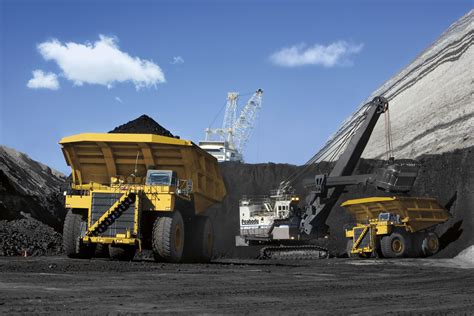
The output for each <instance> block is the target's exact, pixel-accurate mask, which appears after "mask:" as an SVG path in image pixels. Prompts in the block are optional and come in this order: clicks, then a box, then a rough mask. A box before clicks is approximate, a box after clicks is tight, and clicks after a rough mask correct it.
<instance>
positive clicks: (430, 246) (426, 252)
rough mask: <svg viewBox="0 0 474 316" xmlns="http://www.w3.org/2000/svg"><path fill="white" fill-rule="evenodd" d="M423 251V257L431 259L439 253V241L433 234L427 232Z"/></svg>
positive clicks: (423, 242) (422, 245)
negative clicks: (430, 257)
mask: <svg viewBox="0 0 474 316" xmlns="http://www.w3.org/2000/svg"><path fill="white" fill-rule="evenodd" d="M421 251H422V253H423V256H425V257H429V256H432V255H434V254H436V253H437V252H438V251H439V239H438V236H437V235H436V234H435V233H433V232H426V233H425V234H424V238H423V241H422V243H421Z"/></svg>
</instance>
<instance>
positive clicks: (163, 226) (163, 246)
mask: <svg viewBox="0 0 474 316" xmlns="http://www.w3.org/2000/svg"><path fill="white" fill-rule="evenodd" d="M184 238H185V234H184V222H183V217H182V216H181V213H180V212H179V211H174V212H173V213H172V214H171V215H170V216H162V217H158V218H157V219H156V220H155V223H154V224H153V232H152V248H153V255H154V257H155V260H157V261H166V262H181V260H182V259H183V249H184Z"/></svg>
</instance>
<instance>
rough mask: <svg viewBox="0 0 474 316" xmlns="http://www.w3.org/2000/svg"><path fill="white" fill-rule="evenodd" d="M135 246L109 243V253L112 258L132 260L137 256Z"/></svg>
mask: <svg viewBox="0 0 474 316" xmlns="http://www.w3.org/2000/svg"><path fill="white" fill-rule="evenodd" d="M135 252H136V248H135V246H129V245H109V255H110V258H111V259H114V260H120V261H132V260H133V258H134V257H135Z"/></svg>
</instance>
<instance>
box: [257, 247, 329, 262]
mask: <svg viewBox="0 0 474 316" xmlns="http://www.w3.org/2000/svg"><path fill="white" fill-rule="evenodd" d="M259 258H260V259H280V260H313V259H324V258H329V251H328V249H326V248H324V247H320V246H314V245H304V246H270V247H264V248H262V249H261V250H260V257H259Z"/></svg>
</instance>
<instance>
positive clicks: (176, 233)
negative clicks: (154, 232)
mask: <svg viewBox="0 0 474 316" xmlns="http://www.w3.org/2000/svg"><path fill="white" fill-rule="evenodd" d="M181 247H182V240H181V226H180V225H176V227H175V229H174V249H175V250H176V251H178V252H179V251H180V250H181Z"/></svg>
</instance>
